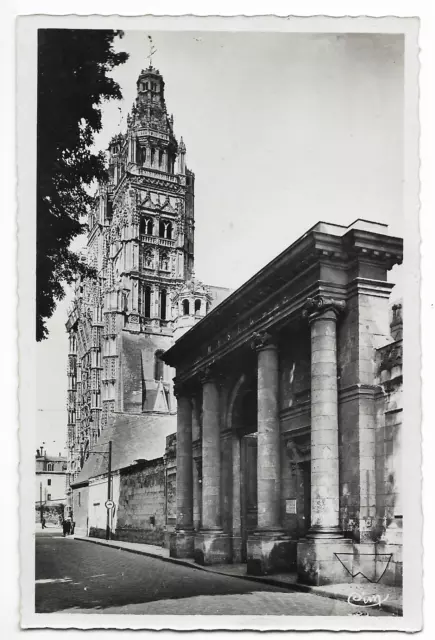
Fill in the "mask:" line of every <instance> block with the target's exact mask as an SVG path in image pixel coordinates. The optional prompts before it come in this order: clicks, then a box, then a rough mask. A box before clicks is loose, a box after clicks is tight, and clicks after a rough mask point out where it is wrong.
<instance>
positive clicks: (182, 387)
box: [172, 381, 191, 399]
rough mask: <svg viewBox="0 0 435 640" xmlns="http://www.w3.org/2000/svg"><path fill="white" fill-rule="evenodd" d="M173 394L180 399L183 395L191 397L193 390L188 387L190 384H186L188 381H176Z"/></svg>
mask: <svg viewBox="0 0 435 640" xmlns="http://www.w3.org/2000/svg"><path fill="white" fill-rule="evenodd" d="M172 391H173V394H174V396H175V397H176V398H177V399H178V398H181V397H188V398H190V395H191V392H190V389H189V388H188V385H187V384H186V382H175V381H174V386H173V389H172Z"/></svg>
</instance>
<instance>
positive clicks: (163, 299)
mask: <svg viewBox="0 0 435 640" xmlns="http://www.w3.org/2000/svg"><path fill="white" fill-rule="evenodd" d="M166 300H167V294H166V291H165V289H162V290H161V291H160V317H161V319H162V320H166Z"/></svg>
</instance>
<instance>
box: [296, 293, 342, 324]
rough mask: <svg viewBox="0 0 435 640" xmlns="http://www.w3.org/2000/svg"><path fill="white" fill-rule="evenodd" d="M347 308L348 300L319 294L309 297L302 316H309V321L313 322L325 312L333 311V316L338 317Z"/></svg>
mask: <svg viewBox="0 0 435 640" xmlns="http://www.w3.org/2000/svg"><path fill="white" fill-rule="evenodd" d="M345 308H346V302H345V301H344V300H337V299H335V298H328V297H326V296H321V295H317V296H314V298H307V300H306V302H305V305H304V308H303V310H302V317H304V318H308V321H309V322H311V321H312V320H316V319H317V318H319V317H320V316H322V315H323V314H324V313H326V312H328V311H332V318H334V317H335V318H337V317H338V316H339V315H340V313H342V312H343V311H344V310H345Z"/></svg>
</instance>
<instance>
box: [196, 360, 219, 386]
mask: <svg viewBox="0 0 435 640" xmlns="http://www.w3.org/2000/svg"><path fill="white" fill-rule="evenodd" d="M220 375H221V374H220V373H219V372H218V371H217V370H216V367H214V366H213V365H209V366H207V367H204V368H203V369H201V371H200V372H199V381H200V383H201V384H206V383H207V382H218V381H219V378H220Z"/></svg>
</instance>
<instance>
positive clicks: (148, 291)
mask: <svg viewBox="0 0 435 640" xmlns="http://www.w3.org/2000/svg"><path fill="white" fill-rule="evenodd" d="M144 311H145V317H146V318H150V317H151V287H145V309H144Z"/></svg>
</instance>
